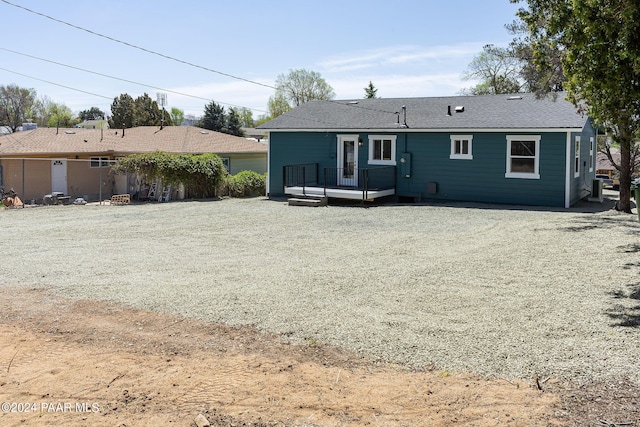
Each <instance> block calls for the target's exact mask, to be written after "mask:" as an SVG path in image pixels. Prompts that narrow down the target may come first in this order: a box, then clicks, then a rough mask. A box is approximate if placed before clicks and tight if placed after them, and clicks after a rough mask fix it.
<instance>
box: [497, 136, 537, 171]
mask: <svg viewBox="0 0 640 427" xmlns="http://www.w3.org/2000/svg"><path fill="white" fill-rule="evenodd" d="M514 141H533V142H535V150H536V152H535V156H534V157H533V159H534V163H533V172H531V173H529V172H512V171H511V159H512V158H520V157H521V158H530V156H527V157H524V156H512V155H511V143H512V142H514ZM506 170H507V172H506V173H505V174H504V176H505V178H519V179H540V135H507V169H506Z"/></svg>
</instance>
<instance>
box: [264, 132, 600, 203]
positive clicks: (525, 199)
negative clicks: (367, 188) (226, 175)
mask: <svg viewBox="0 0 640 427" xmlns="http://www.w3.org/2000/svg"><path fill="white" fill-rule="evenodd" d="M343 133H345V134H351V133H349V132H340V133H338V132H291V133H287V132H272V133H271V134H270V142H269V144H270V148H269V149H270V153H269V158H270V160H269V161H270V174H269V185H270V187H269V193H270V196H272V197H274V196H282V195H284V192H283V167H284V166H286V165H292V164H304V163H317V164H318V170H319V172H318V180H319V181H320V182H319V184H320V185H322V170H323V168H325V167H331V168H335V167H336V162H337V135H338V134H343ZM373 134H375V135H381V134H383V135H384V134H385V133H380V132H375V133H373ZM387 134H388V135H393V134H389V133H387ZM456 134H457V133H456ZM460 134H468V135H472V136H473V140H472V155H473V159H471V160H465V159H450V158H449V155H450V151H451V139H450V135H451V134H450V133H448V132H442V133H398V134H395V135H397V141H396V159H397V160H398V161H399V159H400V154H401V153H409V154H410V155H411V174H410V177H408V178H407V177H405V176H404V174H403V173H402V170H403V168H401V167H400V164H399V162H398V164H397V166H398V167H397V170H396V174H397V187H396V194H397V195H398V196H417V195H420V196H421V198H422V199H423V200H428V199H437V200H457V201H474V202H487V203H504V204H523V205H539V206H558V207H563V206H564V205H565V186H566V183H567V173H568V172H567V170H566V169H567V159H566V151H567V134H566V132H554V133H535V132H530V133H522V132H504V133H473V132H460ZM510 134H517V135H523V134H524V135H527V134H529V135H539V136H540V137H541V139H540V163H539V172H540V179H519V178H506V177H505V173H506V167H507V135H510ZM582 135H583V136H582V143H581V159H583V160H584V161H586V162H587V164H586V172H585V174H584V175H583V176H581V177H580V178H575V179H574V178H573V169H571V171H569V173H570V175H569V176H570V180H569V182H570V186H571V189H570V191H571V193H570V201H571V203H574V202H575V201H577V200H579V199H580V198H583V197H585V195H584V194H583V193H584V187H585V186H586V185H590V182H591V179H592V178H591V175H593V176H595V171H594V172H593V173H590V172H589V164H588V163H589V144H588V141H589V136H590V135H592V130H591V129H590V128H585V131H583V133H582ZM359 137H360V139H361V140H362V141H363V145H362V146H361V147H359V150H358V164H359V167H360V168H366V167H375V166H371V165H368V153H369V147H368V144H369V141H368V134H366V133H361V134H359ZM572 141H573V139H572ZM570 151H571V150H570ZM570 155H571V156H573V154H570ZM572 160H573V158H572ZM583 160H581V162H582V161H583ZM569 164H570V165H573V162H569ZM583 164H584V163H581V165H583ZM581 167H582V166H581ZM431 182H435V183H437V192H436V193H434V194H430V193H428V192H427V184H428V183H431Z"/></svg>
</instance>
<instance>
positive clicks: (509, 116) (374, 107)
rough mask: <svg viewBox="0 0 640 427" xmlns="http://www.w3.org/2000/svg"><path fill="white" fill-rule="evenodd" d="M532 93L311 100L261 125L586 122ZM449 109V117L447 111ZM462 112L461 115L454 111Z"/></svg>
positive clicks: (541, 125)
mask: <svg viewBox="0 0 640 427" xmlns="http://www.w3.org/2000/svg"><path fill="white" fill-rule="evenodd" d="M564 97H565V94H562V93H561V94H558V96H557V97H556V99H555V100H554V99H552V98H551V97H547V98H545V99H541V100H539V99H536V97H535V96H534V95H533V94H515V95H485V96H452V97H433V98H382V99H354V100H342V101H310V102H307V103H306V104H303V105H301V106H299V107H297V108H295V109H293V110H291V111H289V112H287V113H285V114H283V115H282V116H279V117H276V118H275V119H273V120H271V121H269V122H267V123H265V124H264V125H262V126H260V127H259V129H267V130H311V129H317V130H349V129H354V130H356V129H363V130H367V129H370V130H394V131H397V130H398V128H399V126H398V125H397V123H398V120H399V123H400V124H402V123H404V114H403V110H402V106H405V107H406V124H407V127H408V129H409V130H431V129H436V130H437V129H470V130H471V129H556V128H561V129H566V128H572V129H577V128H580V129H581V128H582V127H583V126H584V124H585V122H586V120H587V118H586V117H584V116H582V115H580V114H578V113H577V111H576V108H575V107H574V106H573V105H572V104H571V103H570V102H568V101H566V100H564ZM449 107H450V108H451V115H448V114H447V112H448V109H449ZM456 107H464V112H456Z"/></svg>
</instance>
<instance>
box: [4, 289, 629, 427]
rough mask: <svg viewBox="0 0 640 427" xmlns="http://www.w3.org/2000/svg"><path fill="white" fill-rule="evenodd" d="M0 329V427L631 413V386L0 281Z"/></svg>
mask: <svg viewBox="0 0 640 427" xmlns="http://www.w3.org/2000/svg"><path fill="white" fill-rule="evenodd" d="M0 324H1V325H2V327H1V328H0V402H6V403H3V407H2V409H3V410H2V411H1V412H0V424H1V425H3V426H23V425H65V426H71V427H73V426H85V425H110V426H135V425H149V426H151V425H158V426H160V425H163V426H166V425H176V426H192V425H195V423H194V418H195V417H196V416H197V415H199V414H202V415H203V416H204V417H205V418H206V419H207V420H208V421H209V422H210V423H211V425H220V426H227V425H234V426H263V425H264V426H267V425H268V426H273V425H285V426H293V425H296V426H303V425H304V426H315V425H321V426H356V425H358V426H359V425H372V426H378V425H385V426H408V425H433V426H445V425H452V424H459V425H474V426H495V425H514V426H515V425H565V424H570V423H572V422H577V420H585V421H587V420H590V421H591V424H592V425H593V424H597V420H605V421H606V422H610V423H613V422H615V421H616V420H618V421H619V422H623V421H625V420H624V418H625V417H627V419H626V422H629V421H637V419H638V418H637V415H638V413H639V412H640V410H639V409H638V406H637V405H638V404H637V403H635V402H638V393H637V390H636V389H634V388H633V386H632V385H631V384H622V383H620V384H615V385H611V387H610V388H611V389H609V390H607V389H605V388H602V387H597V388H584V387H583V388H579V387H577V386H575V387H567V385H564V384H560V383H558V382H557V381H554V380H549V379H542V384H540V385H541V387H542V388H543V390H546V391H540V390H538V388H537V385H538V384H539V383H540V379H538V384H536V381H535V380H532V381H531V382H522V381H516V380H505V379H490V380H487V379H481V378H478V377H476V376H474V375H471V374H461V373H450V372H442V371H436V370H431V371H424V372H416V371H410V370H406V369H403V368H402V367H399V366H392V365H388V364H382V363H376V362H375V361H371V360H367V359H364V358H362V357H360V356H357V355H354V354H349V353H347V352H343V351H339V350H337V349H334V348H330V347H327V346H323V345H320V344H318V343H316V342H314V341H310V342H309V343H308V344H307V345H290V344H287V343H285V342H284V341H283V340H282V339H280V338H279V337H277V336H270V335H265V334H262V333H259V332H257V331H256V330H254V329H252V328H250V327H229V326H225V325H218V324H210V323H204V322H200V321H195V320H192V319H188V318H182V317H176V316H170V315H165V314H161V313H155V312H148V311H141V310H133V309H129V308H126V307H123V306H120V305H115V304H111V303H103V302H95V301H86V300H82V301H74V300H66V299H62V298H58V297H54V296H52V295H51V294H49V293H48V292H46V291H43V290H36V289H24V288H16V287H2V288H0ZM620 396H626V400H625V399H623V400H622V401H621V400H620V399H619V398H618V397H620ZM597 397H599V398H600V400H599V402H600V403H598V402H597V401H596V400H595V399H596V398H597ZM634 399H635V400H634ZM7 404H8V406H7ZM593 405H595V406H593ZM598 405H600V407H598ZM616 405H617V406H616ZM634 405H635V406H634ZM586 408H591V409H588V410H587V409H586ZM593 408H595V410H594V409H593ZM604 411H609V412H604ZM621 411H622V412H621ZM603 416H608V417H609V418H608V419H607V418H603ZM634 416H635V417H636V418H633V417H634ZM610 425H615V424H610ZM629 425H633V424H629Z"/></svg>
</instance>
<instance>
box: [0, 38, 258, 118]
mask: <svg viewBox="0 0 640 427" xmlns="http://www.w3.org/2000/svg"><path fill="white" fill-rule="evenodd" d="M0 50H4V51H7V52H11V53H15V54H16V55H22V56H26V57H28V58H33V59H37V60H39V61H44V62H49V63H51V64H55V65H59V66H61V67H67V68H71V69H73V70H78V71H82V72H85V73H90V74H95V75H97V76H101V77H107V78H109V79H113V80H120V81H122V82H126V83H132V84H135V85H139V86H144V87H148V88H152V89H158V90H161V91H163V92H169V93H175V94H176V95H182V96H187V97H189V98H195V99H202V100H204V101H213V100H212V99H209V98H204V97H201V96H197V95H190V94H188V93H183V92H178V91H175V90H171V89H164V88H161V87H157V86H153V85H149V84H146V83H140V82H135V81H133V80H127V79H124V78H121V77H115V76H110V75H108V74H103V73H99V72H97V71H92V70H87V69H84V68H80V67H75V66H73V65H68V64H63V63H61V62H56V61H52V60H50V59H45V58H39V57H37V56H33V55H29V54H26V53H22V52H16V51H15V50H11V49H7V48H4V47H0ZM219 102H220V104H225V105H230V106H232V107H240V108H246V107H243V106H242V105H236V104H231V103H228V102H221V101H219ZM252 110H255V111H261V112H263V113H264V112H265V111H263V110H257V109H253V108H252Z"/></svg>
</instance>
